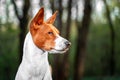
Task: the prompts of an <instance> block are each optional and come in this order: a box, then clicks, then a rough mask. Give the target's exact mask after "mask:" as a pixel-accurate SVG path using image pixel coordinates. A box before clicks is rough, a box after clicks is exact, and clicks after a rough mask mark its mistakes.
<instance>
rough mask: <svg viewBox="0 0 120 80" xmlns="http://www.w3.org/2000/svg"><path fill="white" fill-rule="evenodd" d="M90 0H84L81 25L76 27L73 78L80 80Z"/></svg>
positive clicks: (89, 16) (82, 69)
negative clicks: (76, 37) (76, 36)
mask: <svg viewBox="0 0 120 80" xmlns="http://www.w3.org/2000/svg"><path fill="white" fill-rule="evenodd" d="M91 12H92V7H91V0H84V16H83V19H82V25H81V27H80V26H79V27H78V39H77V42H78V44H77V49H76V55H75V66H74V69H75V72H74V80H81V78H82V76H83V72H84V60H85V54H86V43H87V37H88V30H89V25H90V19H91Z"/></svg>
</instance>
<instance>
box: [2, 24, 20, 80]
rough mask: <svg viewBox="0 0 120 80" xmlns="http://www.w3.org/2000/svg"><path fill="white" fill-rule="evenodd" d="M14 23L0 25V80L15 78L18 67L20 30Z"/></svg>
mask: <svg viewBox="0 0 120 80" xmlns="http://www.w3.org/2000/svg"><path fill="white" fill-rule="evenodd" d="M13 26H14V25H12V23H6V24H3V25H2V26H1V27H0V80H14V77H15V74H16V70H17V67H18V32H19V31H18V30H16V29H13V28H12V27H13Z"/></svg>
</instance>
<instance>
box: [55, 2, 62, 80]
mask: <svg viewBox="0 0 120 80" xmlns="http://www.w3.org/2000/svg"><path fill="white" fill-rule="evenodd" d="M53 2H54V1H53ZM55 4H58V7H57V8H58V10H59V13H58V17H57V26H56V27H58V29H59V31H60V32H62V26H63V25H62V0H58V1H57V3H55ZM53 7H54V9H55V7H56V6H53ZM54 9H53V10H54ZM61 57H62V56H61V55H59V54H55V55H54V66H53V68H54V69H53V80H62V64H61Z"/></svg>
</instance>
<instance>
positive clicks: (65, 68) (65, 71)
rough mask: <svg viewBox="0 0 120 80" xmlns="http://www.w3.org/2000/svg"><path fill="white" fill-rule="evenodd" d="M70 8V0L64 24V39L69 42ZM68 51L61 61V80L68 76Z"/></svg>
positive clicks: (70, 0)
mask: <svg viewBox="0 0 120 80" xmlns="http://www.w3.org/2000/svg"><path fill="white" fill-rule="evenodd" d="M71 8H72V0H69V1H68V17H67V23H66V35H65V38H66V39H67V40H69V38H70V27H71ZM68 58H69V51H68V52H66V53H65V54H64V56H63V60H62V67H63V68H62V75H63V76H62V80H68V76H69V66H70V65H69V60H68Z"/></svg>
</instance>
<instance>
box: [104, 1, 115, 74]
mask: <svg viewBox="0 0 120 80" xmlns="http://www.w3.org/2000/svg"><path fill="white" fill-rule="evenodd" d="M103 2H104V4H105V7H106V14H107V15H106V17H107V19H108V23H109V28H110V35H111V38H110V40H111V41H110V42H111V48H110V50H111V51H110V52H111V56H110V75H111V76H113V75H114V73H115V30H114V26H113V23H112V19H111V17H110V11H109V7H108V5H107V2H106V0H103Z"/></svg>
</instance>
